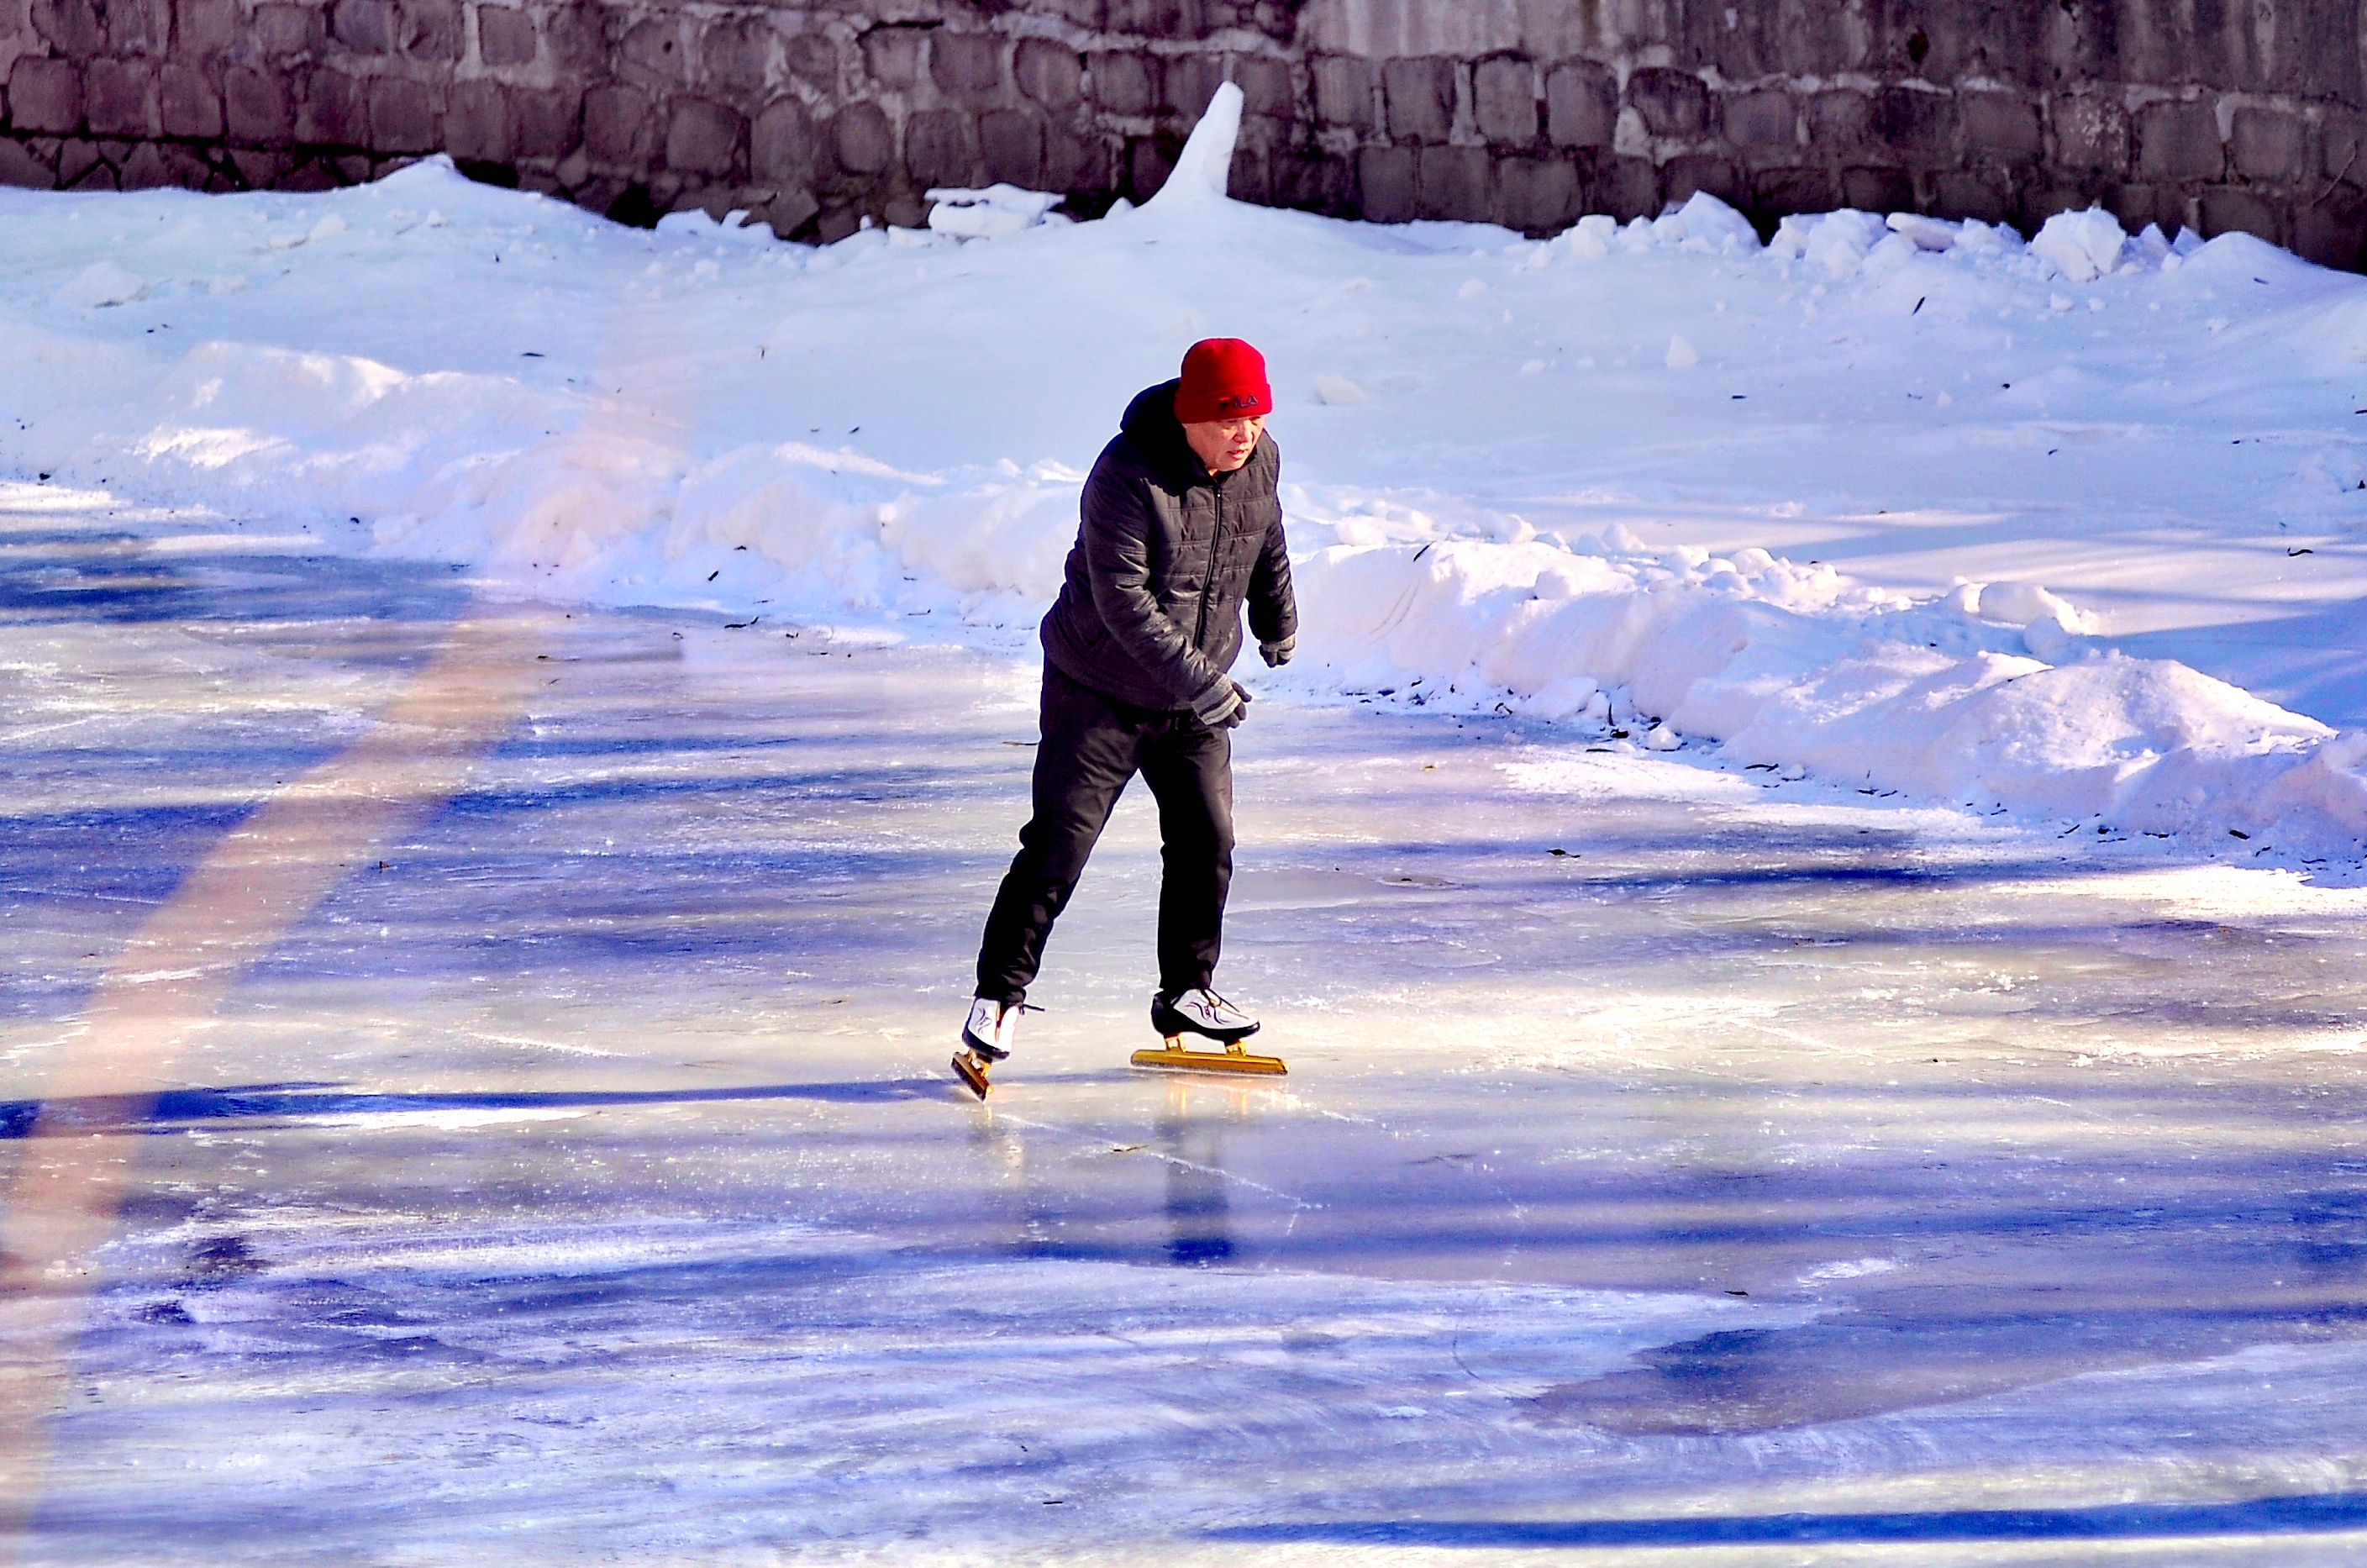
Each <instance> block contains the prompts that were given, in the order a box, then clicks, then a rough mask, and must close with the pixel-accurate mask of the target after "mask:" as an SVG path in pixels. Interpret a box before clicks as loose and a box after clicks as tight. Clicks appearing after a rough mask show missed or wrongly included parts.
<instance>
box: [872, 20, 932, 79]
mask: <svg viewBox="0 0 2367 1568" xmlns="http://www.w3.org/2000/svg"><path fill="white" fill-rule="evenodd" d="M928 46H929V35H928V33H927V32H925V31H924V30H923V29H922V28H908V27H893V26H890V27H884V28H872V29H871V30H870V31H869V32H866V33H865V34H864V35H863V74H865V75H866V76H868V77H870V78H871V80H872V82H873V83H874V84H875V85H878V86H882V87H917V86H919V85H921V76H922V74H923V73H922V69H921V66H922V61H923V56H924V55H925V54H926V53H927V51H928Z"/></svg>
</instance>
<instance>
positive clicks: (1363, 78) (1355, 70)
mask: <svg viewBox="0 0 2367 1568" xmlns="http://www.w3.org/2000/svg"><path fill="white" fill-rule="evenodd" d="M1308 78H1309V81H1310V83H1311V85H1312V86H1313V87H1314V91H1315V118H1316V119H1317V120H1318V121H1319V122H1320V123H1321V124H1324V125H1338V126H1344V127H1346V128H1347V129H1348V130H1351V131H1371V130H1372V129H1374V127H1376V126H1377V125H1378V124H1379V123H1380V117H1379V116H1378V115H1376V113H1374V99H1375V97H1376V96H1377V95H1376V91H1375V88H1376V85H1377V83H1376V79H1375V75H1374V71H1373V65H1372V62H1370V61H1368V60H1357V59H1353V58H1351V57H1350V56H1347V55H1342V54H1324V55H1318V56H1317V57H1316V58H1315V59H1314V60H1313V61H1312V62H1310V63H1309V65H1308Z"/></svg>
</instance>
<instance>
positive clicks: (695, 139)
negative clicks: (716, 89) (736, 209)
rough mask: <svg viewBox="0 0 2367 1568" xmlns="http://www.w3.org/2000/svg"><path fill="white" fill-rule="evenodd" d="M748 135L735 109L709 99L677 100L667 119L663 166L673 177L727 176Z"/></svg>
mask: <svg viewBox="0 0 2367 1568" xmlns="http://www.w3.org/2000/svg"><path fill="white" fill-rule="evenodd" d="M747 134H748V122H747V121H746V120H744V119H742V118H741V117H740V115H739V113H738V111H737V110H734V109H731V108H727V107H725V106H724V105H722V104H719V103H716V102H713V101H712V100H710V99H708V98H676V99H675V100H674V106H673V110H672V112H671V113H669V114H668V115H667V117H666V139H665V164H666V167H667V168H669V169H672V170H673V171H674V173H676V174H685V175H727V174H730V172H731V171H732V170H733V169H734V168H735V167H737V166H738V165H739V163H740V154H741V146H742V142H744V141H745V139H746V137H747Z"/></svg>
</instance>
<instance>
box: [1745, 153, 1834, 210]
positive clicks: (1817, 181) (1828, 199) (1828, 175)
mask: <svg viewBox="0 0 2367 1568" xmlns="http://www.w3.org/2000/svg"><path fill="white" fill-rule="evenodd" d="M1840 205H1841V201H1840V189H1839V186H1838V182H1837V181H1836V180H1835V179H1834V177H1833V173H1832V171H1831V170H1830V169H1822V168H1815V167H1804V166H1802V165H1792V166H1791V167H1788V168H1765V169H1755V170H1753V171H1752V172H1751V176H1750V210H1751V211H1753V212H1755V213H1765V214H1766V215H1767V216H1769V217H1771V218H1781V217H1784V215H1786V214H1787V213H1793V212H1829V211H1831V210H1833V209H1834V208H1836V207H1839V206H1840Z"/></svg>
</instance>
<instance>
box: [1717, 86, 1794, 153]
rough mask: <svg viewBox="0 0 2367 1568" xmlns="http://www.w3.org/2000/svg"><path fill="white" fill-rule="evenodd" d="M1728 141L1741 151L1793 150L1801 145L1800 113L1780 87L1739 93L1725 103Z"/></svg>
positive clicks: (1789, 96)
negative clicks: (1749, 149)
mask: <svg viewBox="0 0 2367 1568" xmlns="http://www.w3.org/2000/svg"><path fill="white" fill-rule="evenodd" d="M1724 119H1725V122H1726V137H1727V141H1729V142H1733V143H1734V144H1735V145H1736V146H1738V147H1782V148H1790V147H1794V146H1796V145H1798V143H1799V140H1800V138H1799V112H1798V110H1797V109H1796V108H1795V107H1794V106H1793V103H1792V95H1791V94H1789V93H1787V92H1784V90H1782V89H1781V88H1778V87H1770V88H1767V89H1765V90H1763V91H1761V92H1756V93H1738V94H1736V95H1735V96H1734V97H1730V98H1728V99H1727V100H1726V106H1725V114H1724Z"/></svg>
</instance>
